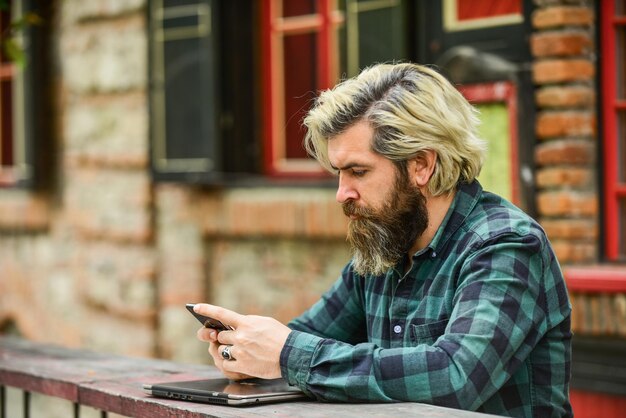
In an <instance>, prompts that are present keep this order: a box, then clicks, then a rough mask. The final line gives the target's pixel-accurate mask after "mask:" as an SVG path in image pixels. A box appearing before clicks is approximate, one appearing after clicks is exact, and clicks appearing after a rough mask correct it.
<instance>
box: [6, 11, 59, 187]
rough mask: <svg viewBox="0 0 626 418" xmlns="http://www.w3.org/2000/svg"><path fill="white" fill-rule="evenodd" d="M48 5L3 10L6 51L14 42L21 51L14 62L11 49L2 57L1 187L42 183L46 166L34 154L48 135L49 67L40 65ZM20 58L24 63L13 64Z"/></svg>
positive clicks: (15, 46) (14, 57) (13, 46)
mask: <svg viewBox="0 0 626 418" xmlns="http://www.w3.org/2000/svg"><path fill="white" fill-rule="evenodd" d="M44 3H45V2H44V1H40V0H22V1H20V0H13V1H5V2H3V8H2V9H1V10H0V33H2V40H3V46H6V42H7V40H8V39H10V40H11V41H12V42H13V43H12V44H10V45H9V47H10V48H14V51H15V48H17V51H18V53H17V54H15V53H14V56H13V57H10V55H9V54H8V53H7V48H6V47H5V48H2V52H1V53H0V187H16V186H33V185H34V184H35V180H36V179H38V180H39V179H40V176H38V171H39V169H41V164H38V165H36V164H35V158H34V149H35V148H36V147H39V148H40V149H41V145H43V143H42V135H43V134H44V132H45V128H44V125H45V118H44V117H43V106H44V104H45V100H44V98H45V90H44V88H43V86H44V85H45V77H44V74H43V73H42V71H43V69H44V67H45V66H43V65H42V63H41V60H42V59H43V51H44V48H43V39H42V38H43V32H44V29H45V26H46V20H45V17H46V16H49V14H47V13H46V11H47V9H46V8H44V7H43V5H44ZM35 17H37V19H35ZM40 20H41V22H40ZM12 22H22V23H24V27H23V28H22V29H21V30H18V31H15V32H14V33H11V31H10V29H11V28H10V25H11V23H12ZM9 35H11V38H9ZM22 55H23V57H22ZM16 57H19V58H20V59H19V60H18V61H14V60H16ZM35 95H37V97H35ZM35 121H36V122H35ZM38 177H39V178H38Z"/></svg>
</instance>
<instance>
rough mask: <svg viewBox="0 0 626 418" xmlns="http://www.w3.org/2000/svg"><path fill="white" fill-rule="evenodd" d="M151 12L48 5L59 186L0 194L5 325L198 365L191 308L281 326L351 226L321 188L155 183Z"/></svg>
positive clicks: (302, 303) (338, 262)
mask: <svg viewBox="0 0 626 418" xmlns="http://www.w3.org/2000/svg"><path fill="white" fill-rule="evenodd" d="M146 5H147V3H146V0H116V1H113V2H112V1H105V0H65V1H60V2H57V6H56V9H55V12H56V15H55V16H54V17H53V19H54V21H53V22H52V23H53V25H54V34H53V39H54V46H53V57H54V63H53V67H54V69H55V70H54V74H53V80H54V83H55V99H54V100H55V103H54V108H55V115H53V117H54V118H55V126H56V129H57V130H56V132H55V133H54V135H53V137H54V139H55V146H54V149H55V151H56V152H57V153H58V156H57V158H55V160H56V161H57V165H56V166H55V173H54V176H53V177H54V178H55V179H56V180H57V181H56V182H55V184H54V185H53V186H52V187H51V189H49V190H45V191H43V192H33V191H19V190H2V191H0V266H2V279H1V280H0V329H2V330H3V332H19V333H20V334H22V335H23V336H25V337H27V338H29V339H32V340H35V341H46V342H54V343H59V344H62V345H66V346H81V347H86V348H92V349H96V350H102V351H109V352H116V353H123V354H130V355H138V356H159V357H166V358H171V359H176V360H182V361H188V362H206V361H208V360H207V359H208V355H207V354H206V352H205V350H206V347H205V345H204V344H201V343H199V342H198V341H197V340H196V339H195V331H196V330H197V328H198V324H197V323H196V322H195V320H194V319H193V317H192V316H191V315H189V313H188V312H187V311H186V309H185V308H184V304H185V303H187V302H199V301H209V302H212V303H216V304H220V305H224V306H226V307H229V308H231V309H235V310H238V311H241V312H243V313H256V314H266V315H272V316H275V317H277V318H279V319H280V320H283V321H288V320H289V319H290V318H291V317H293V316H294V315H297V314H298V313H300V312H302V311H303V310H304V309H305V308H306V307H307V306H309V305H310V304H311V303H312V302H313V301H314V300H316V299H317V298H318V297H319V296H320V294H321V293H322V291H323V290H325V289H326V288H327V287H328V286H329V284H330V283H331V282H332V281H334V280H335V278H336V277H337V275H338V273H339V271H340V269H341V267H342V266H343V265H344V264H345V262H346V261H347V260H348V252H347V247H346V244H345V221H344V216H343V214H342V213H341V209H340V207H339V205H337V204H336V202H335V201H334V191H333V190H330V189H319V190H318V189H308V190H302V189H297V188H295V189H294V188H284V187H278V188H273V187H260V188H249V189H246V188H240V189H231V190H227V191H224V190H215V189H210V188H205V189H203V188H195V187H190V186H185V185H173V184H155V183H153V182H152V180H151V177H150V172H149V166H148V165H149V163H148V161H149V160H148V147H149V143H148V130H149V126H148V124H149V121H148V114H149V110H148V90H147V86H148V79H147V77H148V68H147V56H148V49H147V48H148V40H147V36H148V31H147V27H146V25H147V21H146V10H145V8H146ZM25 307H27V309H24V308H25Z"/></svg>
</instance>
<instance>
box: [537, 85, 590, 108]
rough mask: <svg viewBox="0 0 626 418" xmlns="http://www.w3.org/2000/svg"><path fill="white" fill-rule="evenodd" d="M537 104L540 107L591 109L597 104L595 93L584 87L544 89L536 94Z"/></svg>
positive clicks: (552, 87) (551, 87)
mask: <svg viewBox="0 0 626 418" xmlns="http://www.w3.org/2000/svg"><path fill="white" fill-rule="evenodd" d="M535 102H536V103H537V106H539V107H554V108H563V107H591V106H593V105H594V104H595V92H594V90H593V89H591V88H590V87H582V86H550V87H542V88H540V89H538V90H537V92H536V94H535Z"/></svg>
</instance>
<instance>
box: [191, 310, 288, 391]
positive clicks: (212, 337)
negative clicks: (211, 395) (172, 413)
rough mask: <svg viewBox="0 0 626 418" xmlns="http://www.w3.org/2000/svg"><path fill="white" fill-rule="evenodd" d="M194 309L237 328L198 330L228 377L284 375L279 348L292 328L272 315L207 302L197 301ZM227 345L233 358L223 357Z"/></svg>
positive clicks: (200, 338)
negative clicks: (243, 313)
mask: <svg viewBox="0 0 626 418" xmlns="http://www.w3.org/2000/svg"><path fill="white" fill-rule="evenodd" d="M194 311H196V312H197V313H199V314H202V315H206V316H209V317H211V318H215V319H218V320H220V321H221V322H222V323H224V324H226V325H230V326H231V327H233V328H234V330H232V331H221V332H219V333H218V332H217V331H216V330H214V329H210V328H201V329H200V330H198V339H199V340H201V341H205V342H208V343H209V354H211V356H212V357H213V360H214V361H215V365H216V366H217V367H218V368H219V369H220V370H221V371H222V372H223V373H224V375H225V376H226V377H227V378H229V379H235V380H238V379H244V378H249V377H260V378H263V379H275V378H279V377H281V373H280V352H281V350H282V349H283V346H284V345H285V341H287V337H288V336H289V333H290V332H291V330H290V329H289V328H287V327H286V326H285V325H283V324H281V323H280V322H278V321H277V320H275V319H273V318H268V317H265V316H256V315H240V314H238V313H236V312H233V311H229V310H228V309H224V308H221V307H219V306H213V305H208V304H205V303H199V304H196V306H195V307H194ZM226 346H230V354H231V356H232V358H233V359H232V360H225V359H224V358H223V357H222V350H223V349H224V348H225V347H226Z"/></svg>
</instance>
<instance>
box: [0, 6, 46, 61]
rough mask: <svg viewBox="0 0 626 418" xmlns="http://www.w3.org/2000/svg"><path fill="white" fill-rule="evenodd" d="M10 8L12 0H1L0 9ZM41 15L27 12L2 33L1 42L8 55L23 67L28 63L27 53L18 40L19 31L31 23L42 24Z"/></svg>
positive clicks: (6, 9)
mask: <svg viewBox="0 0 626 418" xmlns="http://www.w3.org/2000/svg"><path fill="white" fill-rule="evenodd" d="M9 10H10V0H0V11H9ZM41 23H42V20H41V17H39V15H37V14H36V13H34V12H26V13H24V14H23V15H22V16H20V17H19V18H17V19H14V20H12V21H11V23H10V24H9V25H8V26H7V27H6V28H3V29H2V33H0V42H1V44H2V49H3V50H4V52H5V54H6V56H7V57H8V58H9V60H11V61H12V62H14V63H15V64H17V65H19V66H20V67H23V66H24V65H26V54H25V52H24V48H23V47H22V45H20V42H19V40H18V37H19V33H20V32H22V31H24V29H25V28H27V27H28V26H31V25H40V24H41Z"/></svg>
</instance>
